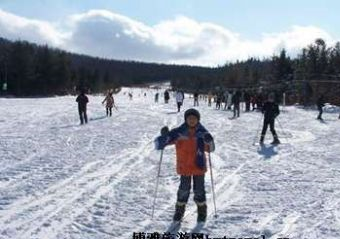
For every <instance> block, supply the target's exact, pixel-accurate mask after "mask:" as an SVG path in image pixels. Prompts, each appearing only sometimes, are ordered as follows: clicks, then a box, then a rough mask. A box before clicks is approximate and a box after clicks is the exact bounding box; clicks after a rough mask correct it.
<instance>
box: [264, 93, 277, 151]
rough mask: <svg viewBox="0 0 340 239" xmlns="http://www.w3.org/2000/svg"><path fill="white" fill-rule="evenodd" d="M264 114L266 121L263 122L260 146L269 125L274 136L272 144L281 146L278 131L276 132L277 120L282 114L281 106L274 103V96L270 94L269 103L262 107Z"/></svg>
mask: <svg viewBox="0 0 340 239" xmlns="http://www.w3.org/2000/svg"><path fill="white" fill-rule="evenodd" d="M262 114H264V120H263V128H262V133H261V138H260V144H263V141H264V136H265V135H266V131H267V128H268V125H269V127H270V131H271V132H272V135H273V138H274V140H273V142H272V143H271V144H279V143H280V140H279V138H278V137H277V134H276V131H275V126H274V123H275V118H276V117H277V116H278V115H279V114H280V110H279V105H278V104H277V103H275V102H274V94H272V93H271V94H269V96H268V100H267V102H265V103H264V105H263V107H262Z"/></svg>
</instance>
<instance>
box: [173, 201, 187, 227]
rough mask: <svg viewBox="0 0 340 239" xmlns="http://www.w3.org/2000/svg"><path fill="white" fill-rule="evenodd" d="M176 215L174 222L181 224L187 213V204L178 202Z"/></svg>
mask: <svg viewBox="0 0 340 239" xmlns="http://www.w3.org/2000/svg"><path fill="white" fill-rule="evenodd" d="M175 208H176V210H175V215H174V217H173V221H175V222H179V221H181V220H182V218H183V216H184V212H185V203H181V202H177V203H176V206H175Z"/></svg>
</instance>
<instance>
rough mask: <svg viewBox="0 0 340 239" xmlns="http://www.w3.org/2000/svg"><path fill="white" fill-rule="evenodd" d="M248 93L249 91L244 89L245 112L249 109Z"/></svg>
mask: <svg viewBox="0 0 340 239" xmlns="http://www.w3.org/2000/svg"><path fill="white" fill-rule="evenodd" d="M250 99H251V97H250V94H249V92H247V91H245V92H244V101H245V103H246V112H249V111H250Z"/></svg>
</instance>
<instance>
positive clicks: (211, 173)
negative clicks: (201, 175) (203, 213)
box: [208, 151, 217, 217]
mask: <svg viewBox="0 0 340 239" xmlns="http://www.w3.org/2000/svg"><path fill="white" fill-rule="evenodd" d="M208 157H209V167H210V178H211V188H212V192H213V200H214V209H215V217H217V213H216V199H215V187H214V178H213V172H212V165H211V157H210V151H209V154H208Z"/></svg>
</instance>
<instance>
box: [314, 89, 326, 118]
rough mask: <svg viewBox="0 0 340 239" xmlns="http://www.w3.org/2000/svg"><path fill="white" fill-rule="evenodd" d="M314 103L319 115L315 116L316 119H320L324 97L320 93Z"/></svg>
mask: <svg viewBox="0 0 340 239" xmlns="http://www.w3.org/2000/svg"><path fill="white" fill-rule="evenodd" d="M316 105H317V107H318V111H319V115H318V117H317V119H318V120H323V119H322V113H323V110H322V107H324V106H325V99H324V96H323V95H321V96H320V97H319V98H318V100H317V101H316Z"/></svg>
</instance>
